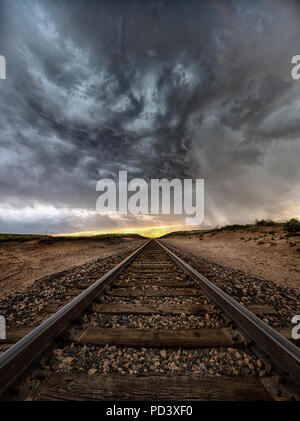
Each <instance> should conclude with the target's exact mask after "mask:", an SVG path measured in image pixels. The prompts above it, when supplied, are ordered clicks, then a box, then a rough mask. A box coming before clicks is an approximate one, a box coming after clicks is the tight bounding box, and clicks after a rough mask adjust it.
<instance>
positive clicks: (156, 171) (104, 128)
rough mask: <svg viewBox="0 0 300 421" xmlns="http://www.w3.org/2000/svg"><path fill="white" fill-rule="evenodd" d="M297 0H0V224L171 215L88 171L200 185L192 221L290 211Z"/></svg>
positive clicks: (74, 224) (117, 223)
mask: <svg viewBox="0 0 300 421" xmlns="http://www.w3.org/2000/svg"><path fill="white" fill-rule="evenodd" d="M299 40H300V3H299V2H297V1H292V0H291V1H289V0H281V1H277V0H268V1H266V0H265V1H264V0H260V1H255V0H251V1H250V0H249V1H246V0H245V1H244V0H236V1H234V0H229V1H227V0H220V1H218V0H210V1H207V2H205V1H199V0H197V1H188V0H187V1H163V0H157V1H135V0H130V1H121V0H120V1H113V0H109V1H92V0H89V1H87V0H72V1H69V0H62V1H60V0H39V1H33V0H27V1H22V0H0V54H1V55H3V56H5V57H6V61H7V79H6V80H0V129H1V131H0V232H41V233H46V232H73V231H85V230H105V229H118V228H120V227H137V226H144V225H152V226H155V225H161V224H164V225H165V224H177V223H180V221H181V222H183V219H180V218H174V217H173V218H172V217H171V218H170V217H159V216H156V217H153V218H149V217H141V216H139V217H136V216H128V217H124V216H123V217H121V218H120V217H117V218H115V217H109V216H107V215H99V214H97V212H96V208H95V205H96V199H97V197H98V195H99V194H98V193H97V192H96V182H97V180H99V179H101V178H104V177H106V178H107V177H110V178H114V179H116V178H117V176H118V171H119V170H127V171H128V176H129V178H134V177H142V178H145V179H146V180H149V179H150V178H161V177H166V178H168V179H172V178H176V177H178V178H204V179H205V222H204V224H205V225H215V224H225V223H237V222H249V221H253V220H254V219H255V218H273V219H277V220H279V219H286V218H290V217H295V216H299V215H300V185H299V184H300V183H299V180H300V166H299V158H300V143H299V138H300V119H299V115H300V114H299V111H300V80H299V81H297V80H293V79H292V78H291V68H292V65H291V58H292V57H293V56H294V55H296V54H300V43H299Z"/></svg>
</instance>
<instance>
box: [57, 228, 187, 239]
mask: <svg viewBox="0 0 300 421" xmlns="http://www.w3.org/2000/svg"><path fill="white" fill-rule="evenodd" d="M184 229H186V226H185V225H161V226H158V227H142V228H122V229H119V230H104V231H100V230H99V231H82V232H72V233H67V234H53V235H54V236H61V235H63V236H92V235H100V234H140V235H143V236H145V237H149V238H158V237H161V236H162V235H165V234H168V233H170V232H172V231H180V230H184Z"/></svg>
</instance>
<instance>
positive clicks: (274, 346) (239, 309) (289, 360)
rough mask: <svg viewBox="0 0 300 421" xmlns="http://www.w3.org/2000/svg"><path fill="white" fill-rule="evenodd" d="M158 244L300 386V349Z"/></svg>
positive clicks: (159, 242) (255, 344)
mask: <svg viewBox="0 0 300 421" xmlns="http://www.w3.org/2000/svg"><path fill="white" fill-rule="evenodd" d="M155 241H157V240H155ZM157 243H158V244H159V245H160V246H161V247H162V249H163V250H164V251H165V252H166V253H167V254H168V255H169V256H170V257H171V258H172V260H173V261H174V262H176V263H177V264H178V265H179V266H180V267H181V268H182V269H183V270H184V272H185V273H187V274H188V275H189V276H191V278H192V279H194V280H195V281H197V282H198V285H199V287H200V288H201V289H202V291H203V292H204V294H205V295H206V296H207V297H209V298H210V299H211V300H212V301H213V302H214V303H215V304H217V306H218V307H219V308H220V309H221V310H222V311H224V312H225V313H226V314H227V315H228V316H229V317H230V319H231V320H233V321H234V322H235V324H236V325H237V326H238V328H239V329H240V330H241V331H242V332H243V333H244V334H245V336H246V337H247V338H248V339H250V340H252V341H253V343H254V347H255V348H256V349H259V350H260V351H262V352H263V354H264V355H266V356H267V357H268V358H269V359H270V360H271V361H272V362H273V363H274V366H275V367H276V368H277V369H279V370H280V371H281V372H282V373H283V374H284V375H286V376H289V377H290V378H291V379H293V381H294V382H295V383H296V384H297V386H300V349H299V348H298V347H297V346H296V345H294V344H293V343H292V342H290V341H289V340H288V339H286V338H284V337H283V336H282V335H280V334H279V333H278V332H276V330H274V329H273V328H271V327H270V326H269V325H267V324H266V323H265V322H263V321H262V320H261V319H260V318H258V317H257V316H255V315H254V314H253V313H251V312H250V311H249V310H247V309H246V308H245V307H243V306H242V305H241V304H239V303H238V302H237V301H236V300H234V299H233V298H231V297H230V296H229V295H228V294H226V292H224V291H222V290H221V289H220V288H219V287H217V286H216V285H215V284H213V283H212V282H211V281H209V280H208V279H207V278H206V277H205V276H203V275H201V274H200V273H199V272H197V271H196V270H195V269H194V268H192V267H191V266H190V265H189V264H187V263H186V262H184V261H183V260H182V259H180V258H179V257H178V256H176V255H175V254H174V253H173V252H172V251H171V250H170V249H169V248H168V247H167V246H166V245H165V244H162V242H161V241H157Z"/></svg>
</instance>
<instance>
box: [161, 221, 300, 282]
mask: <svg viewBox="0 0 300 421" xmlns="http://www.w3.org/2000/svg"><path fill="white" fill-rule="evenodd" d="M165 241H166V244H168V243H169V244H173V245H174V246H178V247H182V248H184V249H186V250H187V251H188V252H190V253H192V254H194V255H195V256H199V257H201V258H204V259H208V260H211V261H213V262H216V263H218V264H220V265H222V266H227V267H229V268H232V269H239V270H242V271H244V272H246V273H250V274H252V275H255V276H258V277H261V278H262V279H265V280H272V281H275V282H279V283H281V284H283V285H286V286H289V287H292V288H297V289H299V290H300V237H290V238H288V237H287V236H286V232H284V231H283V228H282V227H257V228H255V229H253V230H252V231H249V230H246V229H242V230H238V231H220V232H210V233H206V234H201V235H198V234H197V235H190V236H176V237H170V238H167V239H166V240H165Z"/></svg>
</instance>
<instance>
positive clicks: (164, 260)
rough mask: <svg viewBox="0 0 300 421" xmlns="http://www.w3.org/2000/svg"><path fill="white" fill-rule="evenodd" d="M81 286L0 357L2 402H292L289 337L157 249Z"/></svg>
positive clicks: (295, 372)
mask: <svg viewBox="0 0 300 421" xmlns="http://www.w3.org/2000/svg"><path fill="white" fill-rule="evenodd" d="M85 287H86V289H85V290H84V291H83V292H81V293H80V294H79V295H77V296H76V297H75V298H74V299H73V300H72V301H71V302H69V303H68V304H66V305H65V306H64V307H62V308H60V309H59V310H58V311H57V312H56V313H55V314H54V315H53V316H51V317H50V318H49V319H47V320H46V321H45V322H43V323H42V324H41V325H39V326H38V327H36V328H35V329H34V330H32V331H30V332H29V333H27V335H26V336H24V337H23V338H22V339H21V340H19V341H18V342H17V343H15V344H14V345H13V346H11V347H10V348H9V349H8V350H7V351H6V352H4V353H3V354H2V355H1V356H0V391H1V393H2V398H3V399H33V400H99V399H100V400H115V401H117V400H271V399H291V400H292V399H298V398H299V387H300V350H299V348H298V347H297V346H296V345H295V344H293V343H292V342H291V341H289V340H287V339H286V338H285V337H284V335H285V336H286V332H281V333H282V334H280V332H276V331H274V330H273V329H272V328H270V327H269V326H268V325H267V324H266V323H264V322H263V321H262V320H261V319H260V318H259V317H257V315H259V314H260V312H262V311H263V310H262V309H261V306H253V305H252V306H249V308H248V309H247V308H245V307H243V306H241V305H240V304H239V303H237V302H236V301H235V300H233V299H232V298H231V297H229V296H228V295H227V294H226V293H224V292H223V291H222V290H220V289H219V288H218V287H216V286H215V285H214V284H212V283H211V282H210V281H209V280H208V279H206V278H205V277H204V276H202V275H201V274H199V273H198V272H197V271H195V270H194V269H193V268H192V267H191V266H189V265H188V264H186V263H185V262H184V261H182V260H181V259H180V258H179V257H178V256H176V255H175V254H174V253H173V252H172V251H170V250H169V249H168V248H167V247H166V246H165V245H164V244H163V243H161V242H158V241H154V240H151V241H149V242H145V243H144V244H143V245H142V246H141V247H139V248H138V249H137V250H136V251H135V252H134V253H132V254H131V255H130V256H129V257H127V258H126V259H125V260H124V261H123V262H122V263H120V264H119V265H117V266H116V267H115V268H113V269H112V270H111V271H109V272H108V273H107V274H106V275H104V276H103V277H102V278H101V279H99V280H97V281H96V282H94V283H92V284H91V285H85ZM79 292H80V291H77V293H76V294H78V293H79ZM255 314H257V315H255ZM28 330H31V329H30V328H28ZM25 333H26V332H25Z"/></svg>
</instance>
